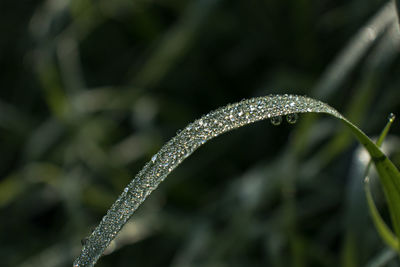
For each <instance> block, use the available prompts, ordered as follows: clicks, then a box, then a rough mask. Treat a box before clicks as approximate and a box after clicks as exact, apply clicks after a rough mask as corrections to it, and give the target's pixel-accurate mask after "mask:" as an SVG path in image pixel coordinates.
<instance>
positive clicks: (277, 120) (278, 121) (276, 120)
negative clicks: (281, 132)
mask: <svg viewBox="0 0 400 267" xmlns="http://www.w3.org/2000/svg"><path fill="white" fill-rule="evenodd" d="M271 123H272V125H275V126H278V125H279V124H281V123H282V116H276V117H272V118H271Z"/></svg>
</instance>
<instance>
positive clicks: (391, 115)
mask: <svg viewBox="0 0 400 267" xmlns="http://www.w3.org/2000/svg"><path fill="white" fill-rule="evenodd" d="M395 118H396V115H394V114H393V113H390V114H389V116H388V120H389V121H390V122H393V121H394V119H395Z"/></svg>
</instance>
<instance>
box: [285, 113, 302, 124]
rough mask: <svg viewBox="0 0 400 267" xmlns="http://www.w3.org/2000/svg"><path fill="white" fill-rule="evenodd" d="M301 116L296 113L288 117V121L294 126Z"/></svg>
mask: <svg viewBox="0 0 400 267" xmlns="http://www.w3.org/2000/svg"><path fill="white" fill-rule="evenodd" d="M298 118H299V116H298V115H297V114H296V113H292V114H288V115H286V121H287V122H288V123H290V124H294V123H296V122H297V119H298Z"/></svg>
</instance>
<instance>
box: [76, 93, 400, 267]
mask: <svg viewBox="0 0 400 267" xmlns="http://www.w3.org/2000/svg"><path fill="white" fill-rule="evenodd" d="M309 112H313V113H326V114H329V115H331V116H334V117H336V118H338V119H340V120H341V121H343V122H344V123H345V124H346V125H347V126H348V127H349V128H350V129H351V130H352V132H353V133H354V134H355V136H356V137H357V138H358V140H359V141H360V142H361V143H362V144H363V145H364V147H365V148H366V149H367V150H368V152H369V153H370V155H371V158H372V159H373V160H374V163H375V165H376V167H377V169H378V172H379V174H380V175H381V176H384V175H385V177H384V178H383V179H382V184H383V185H384V187H385V188H386V186H387V185H388V184H393V183H396V188H397V189H395V190H390V189H388V190H386V191H388V192H389V193H388V194H387V197H388V200H391V198H392V197H394V196H393V194H394V195H395V194H397V195H398V196H397V197H398V198H400V174H399V172H398V170H397V169H396V167H395V166H394V165H393V164H392V163H391V162H390V161H389V160H388V159H387V158H386V156H385V155H384V154H383V152H382V151H381V150H380V149H379V148H378V147H377V146H376V145H375V144H374V143H373V142H372V141H371V140H370V139H369V138H368V137H367V136H366V135H365V134H364V133H363V132H362V131H361V130H359V129H358V128H357V127H356V126H354V125H353V124H352V123H351V122H350V121H348V120H347V119H346V118H344V117H343V116H342V115H341V114H340V113H339V112H337V111H336V110H335V109H334V108H332V107H330V106H329V105H327V104H325V103H323V102H320V101H318V100H315V99H312V98H308V97H304V96H296V95H270V96H266V97H258V98H252V99H248V100H243V101H241V102H238V103H235V104H229V105H227V106H225V107H222V108H220V109H217V110H215V111H212V112H210V113H208V114H207V115H205V116H203V117H202V118H200V119H199V120H196V121H195V122H193V123H191V124H189V125H188V126H187V127H186V128H185V129H183V130H182V131H181V132H180V133H179V134H178V135H177V136H175V137H174V138H172V139H171V140H170V141H169V142H167V143H166V144H165V145H164V146H163V147H162V148H161V150H160V151H159V152H158V153H157V154H155V155H154V156H153V157H152V159H151V160H150V161H149V162H148V163H147V164H146V165H145V166H144V167H143V169H142V170H141V171H140V172H139V173H138V174H137V175H136V177H135V178H134V179H133V180H132V181H131V182H130V183H129V185H128V186H127V187H126V188H125V189H124V191H123V192H122V194H121V195H120V196H119V198H118V199H117V200H116V201H115V203H114V204H113V205H112V206H111V208H110V209H109V210H108V212H107V214H106V215H105V216H104V217H103V219H102V221H101V222H100V224H99V225H98V226H97V228H96V229H95V230H94V231H93V233H92V234H91V235H90V236H89V237H88V239H87V241H86V244H85V245H84V246H83V249H82V251H81V254H80V256H79V257H78V258H77V260H76V261H75V262H74V266H75V267H80V266H93V265H94V264H95V263H96V261H97V260H98V259H99V258H100V256H101V255H102V253H103V251H104V250H105V249H106V248H107V246H108V245H109V243H110V242H111V241H112V240H113V239H114V238H115V236H116V235H117V234H118V232H119V231H120V229H121V228H122V226H123V225H124V224H125V223H126V221H127V220H128V219H129V218H130V217H131V216H132V214H133V213H134V211H135V210H136V209H137V208H138V206H139V205H140V204H141V203H142V202H143V201H144V200H145V199H146V197H147V196H148V195H149V194H150V193H151V192H152V191H153V190H154V189H156V188H157V186H158V185H159V183H160V182H162V181H163V180H164V179H165V178H166V176H167V175H168V174H169V173H170V172H171V171H172V170H174V169H175V168H176V167H177V166H178V165H179V164H180V163H181V162H182V161H183V160H184V159H185V158H187V157H188V156H189V155H191V154H192V153H193V152H194V151H195V150H196V149H197V148H198V147H200V146H201V145H202V144H204V143H205V142H207V141H208V140H210V139H212V138H214V137H216V136H218V135H221V134H223V133H225V132H228V131H230V130H233V129H236V128H239V127H242V126H244V125H247V124H250V123H253V122H256V121H260V120H264V119H269V118H273V117H277V116H283V115H288V114H294V113H309ZM393 177H394V178H393ZM391 179H394V180H395V179H397V180H396V181H392V180H391ZM396 190H398V192H397V191H396ZM399 203H400V202H399ZM392 208H393V209H394V208H395V207H392ZM399 213H400V208H399ZM395 218H396V220H397V219H399V221H400V215H399V217H395Z"/></svg>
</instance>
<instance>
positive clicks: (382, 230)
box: [364, 114, 400, 252]
mask: <svg viewBox="0 0 400 267" xmlns="http://www.w3.org/2000/svg"><path fill="white" fill-rule="evenodd" d="M393 121H394V115H393V114H390V116H389V120H388V123H387V124H386V126H385V128H384V129H383V131H382V133H381V135H380V136H379V138H378V141H377V142H376V145H377V146H378V147H380V146H381V145H382V143H383V140H384V139H385V137H386V135H387V134H388V132H389V129H390V126H391V125H392V123H393ZM371 163H372V162H371V161H370V162H369V163H368V165H367V168H366V170H365V184H364V190H365V195H366V198H367V203H368V207H369V211H370V213H371V217H372V220H373V222H374V225H375V228H376V229H377V231H378V233H379V235H380V236H381V238H382V240H383V241H384V242H385V243H386V245H388V246H389V247H391V248H392V249H394V250H395V251H397V252H400V244H399V240H398V238H397V237H396V236H395V234H394V233H393V232H392V230H391V229H390V228H389V227H388V226H387V225H386V223H385V221H384V220H383V219H382V217H381V215H380V214H379V211H378V209H377V208H376V205H375V202H374V199H373V197H372V193H371V187H370V182H369V177H368V173H369V170H370V167H371Z"/></svg>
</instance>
